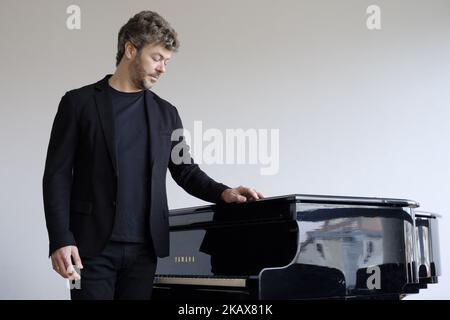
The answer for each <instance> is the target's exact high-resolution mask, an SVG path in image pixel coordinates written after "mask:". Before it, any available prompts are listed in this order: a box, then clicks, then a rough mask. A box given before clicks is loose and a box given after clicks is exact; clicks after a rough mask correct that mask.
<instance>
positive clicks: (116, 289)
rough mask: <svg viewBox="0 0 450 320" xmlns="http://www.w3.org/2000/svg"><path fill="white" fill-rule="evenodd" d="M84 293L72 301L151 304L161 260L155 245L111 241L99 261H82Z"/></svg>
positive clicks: (80, 291)
mask: <svg viewBox="0 0 450 320" xmlns="http://www.w3.org/2000/svg"><path fill="white" fill-rule="evenodd" d="M81 262H82V264H83V269H82V270H81V282H80V287H81V288H80V289H78V288H77V287H76V286H75V287H74V288H73V289H71V290H70V295H71V299H72V300H91V299H92V300H98V299H99V300H112V299H120V300H130V299H132V300H150V299H151V297H152V288H153V278H154V276H155V271H156V262H157V257H156V255H155V254H154V252H153V249H152V247H151V245H148V244H141V243H127V242H114V241H110V242H108V244H107V245H106V247H105V248H104V249H103V251H102V252H101V253H100V254H99V255H98V256H95V257H81Z"/></svg>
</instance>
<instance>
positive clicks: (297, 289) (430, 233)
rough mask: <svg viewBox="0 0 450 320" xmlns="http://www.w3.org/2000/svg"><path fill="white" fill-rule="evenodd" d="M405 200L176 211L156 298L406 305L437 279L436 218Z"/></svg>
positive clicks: (305, 200) (299, 199)
mask: <svg viewBox="0 0 450 320" xmlns="http://www.w3.org/2000/svg"><path fill="white" fill-rule="evenodd" d="M418 207H419V205H418V203H416V202H414V201H410V200H402V199H384V198H361V197H340V196H320V195H299V194H294V195H286V196H280V197H272V198H266V199H261V200H257V201H254V202H246V203H240V204H219V205H207V206H199V207H192V208H183V209H177V210H171V211H170V215H169V224H170V252H171V255H170V256H169V257H166V258H163V259H160V260H159V262H158V267H157V271H156V276H155V281H154V298H155V299H183V300H185V299H238V300H243V299H244V300H245V299H252V300H254V299H261V300H277V299H323V298H327V299H374V298H380V299H400V298H403V297H404V296H405V295H407V294H412V293H418V292H419V290H420V289H425V288H427V286H428V284H431V283H436V282H437V281H438V276H439V275H440V264H439V239H438V238H439V237H438V229H437V227H438V220H437V218H438V216H437V215H434V214H430V213H425V212H416V209H417V208H418Z"/></svg>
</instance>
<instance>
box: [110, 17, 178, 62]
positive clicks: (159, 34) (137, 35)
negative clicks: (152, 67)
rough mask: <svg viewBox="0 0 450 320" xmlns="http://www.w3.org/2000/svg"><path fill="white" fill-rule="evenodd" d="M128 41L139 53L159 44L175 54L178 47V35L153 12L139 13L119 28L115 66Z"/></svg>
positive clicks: (120, 58)
mask: <svg viewBox="0 0 450 320" xmlns="http://www.w3.org/2000/svg"><path fill="white" fill-rule="evenodd" d="M127 41H130V42H131V43H132V44H133V45H134V46H135V47H136V49H137V50H138V51H139V50H140V49H142V48H143V47H144V46H146V45H148V44H153V43H155V44H160V45H162V46H164V47H165V48H166V49H168V50H170V51H173V52H176V51H177V50H178V47H179V46H180V42H179V40H178V35H177V33H176V31H175V30H174V29H173V28H172V27H171V26H170V24H169V23H168V22H167V21H166V20H165V19H164V18H163V17H161V16H160V15H159V14H158V13H156V12H153V11H141V12H139V13H137V14H136V15H134V17H132V18H130V20H128V22H127V23H126V24H125V25H124V26H122V28H120V31H119V37H118V42H117V55H116V66H118V65H119V63H120V60H122V57H123V55H124V53H125V43H126V42H127Z"/></svg>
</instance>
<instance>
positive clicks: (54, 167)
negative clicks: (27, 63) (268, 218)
mask: <svg viewBox="0 0 450 320" xmlns="http://www.w3.org/2000/svg"><path fill="white" fill-rule="evenodd" d="M110 76H111V75H108V76H106V77H105V78H104V79H102V80H100V81H98V82H97V83H95V84H91V85H88V86H85V87H82V88H79V89H75V90H72V91H69V92H67V93H66V94H65V95H64V96H63V97H62V99H61V102H60V104H59V107H58V111H57V113H56V116H55V120H54V122H53V127H52V131H51V135H50V142H49V146H48V151H47V159H46V163H45V171H44V177H43V196H44V210H45V218H46V224H47V230H48V234H49V241H50V250H49V253H50V254H51V253H52V252H53V251H54V250H56V249H58V248H60V247H63V246H67V245H76V246H77V247H78V250H79V252H80V255H81V256H93V255H96V254H98V253H100V252H101V250H102V249H103V248H104V246H105V245H106V243H107V241H108V240H109V238H110V236H111V233H112V229H113V224H114V217H115V210H116V192H117V181H118V179H120V172H118V169H117V168H118V166H117V154H116V152H117V150H116V147H115V146H116V143H115V139H114V116H113V110H112V104H111V100H110V97H109V94H108V90H107V86H108V78H109V77H110ZM145 94H146V95H147V96H146V100H147V101H148V100H149V99H151V93H150V92H149V91H146V93H145ZM154 96H155V98H154V99H155V101H156V105H157V107H153V105H154V104H147V105H146V108H147V115H148V119H147V120H148V125H149V132H150V154H149V161H150V168H151V175H150V177H149V178H150V179H151V184H150V185H151V188H150V194H149V195H148V196H149V201H150V210H149V215H150V219H149V221H150V223H149V228H150V233H151V235H152V239H153V247H154V250H155V253H156V254H157V255H158V256H159V257H165V256H167V255H168V254H169V226H168V206H167V195H166V173H167V168H169V170H170V173H171V175H172V177H173V179H174V180H175V181H176V183H177V184H178V185H180V186H181V187H182V188H183V189H184V190H186V191H187V192H188V193H190V194H191V195H193V196H195V197H198V198H200V199H203V200H205V201H209V202H214V203H218V202H222V200H221V199H220V195H221V193H222V192H223V191H224V190H225V189H227V188H229V187H228V186H226V185H223V184H221V183H218V182H216V181H214V180H213V179H211V178H210V177H209V176H208V175H207V174H205V173H204V172H203V171H202V170H201V169H200V168H199V167H198V165H197V164H195V163H194V161H193V160H192V158H190V155H187V156H189V159H191V161H190V162H188V163H186V161H184V163H182V164H175V163H174V162H173V161H172V159H171V157H170V153H171V150H172V148H173V147H174V146H175V145H176V144H178V143H180V142H182V143H185V142H184V138H181V139H180V140H179V141H171V133H172V131H173V130H175V129H178V128H182V123H181V119H180V116H179V115H178V111H177V109H176V108H175V107H174V106H173V105H171V104H170V103H169V102H167V101H165V100H163V99H161V98H160V97H158V96H157V95H156V94H155V95H154ZM176 150H179V149H178V148H177V149H176ZM184 150H188V149H184ZM184 156H186V154H185V155H184Z"/></svg>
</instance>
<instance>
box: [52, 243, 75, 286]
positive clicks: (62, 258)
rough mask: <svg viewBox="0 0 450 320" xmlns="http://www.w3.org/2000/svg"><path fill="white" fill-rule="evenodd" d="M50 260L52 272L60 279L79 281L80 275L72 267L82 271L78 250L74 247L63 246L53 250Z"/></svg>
mask: <svg viewBox="0 0 450 320" xmlns="http://www.w3.org/2000/svg"><path fill="white" fill-rule="evenodd" d="M72 258H73V260H72ZM51 260H52V266H53V270H55V271H56V272H58V273H59V274H60V275H61V277H63V278H66V279H69V280H79V279H80V275H79V274H78V273H77V272H76V270H75V268H74V266H73V264H74V265H75V266H76V267H77V268H79V269H83V265H82V264H81V259H80V255H79V254H78V248H77V247H76V246H65V247H61V248H59V249H57V250H55V251H54V252H53V253H52V256H51ZM72 261H73V263H72Z"/></svg>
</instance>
